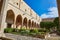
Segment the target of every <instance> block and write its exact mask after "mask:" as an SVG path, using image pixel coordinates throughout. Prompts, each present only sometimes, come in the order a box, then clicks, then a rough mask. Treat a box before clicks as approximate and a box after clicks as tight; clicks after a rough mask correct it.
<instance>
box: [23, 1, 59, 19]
mask: <svg viewBox="0 0 60 40" xmlns="http://www.w3.org/2000/svg"><path fill="white" fill-rule="evenodd" d="M24 1H25V2H26V3H27V4H28V5H29V6H30V7H31V8H32V9H33V10H34V11H35V12H36V13H37V14H38V15H39V16H40V17H41V18H53V17H58V10H57V3H56V0H24Z"/></svg>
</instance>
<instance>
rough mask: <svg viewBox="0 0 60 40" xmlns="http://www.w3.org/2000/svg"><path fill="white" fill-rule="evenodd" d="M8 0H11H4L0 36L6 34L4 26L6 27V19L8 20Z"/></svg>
mask: <svg viewBox="0 0 60 40" xmlns="http://www.w3.org/2000/svg"><path fill="white" fill-rule="evenodd" d="M8 1H9V0H4V2H3V6H2V11H1V20H0V21H1V22H0V23H1V25H0V27H1V29H0V36H5V35H4V28H5V26H6V25H5V21H6V14H7V10H6V9H7V6H8Z"/></svg>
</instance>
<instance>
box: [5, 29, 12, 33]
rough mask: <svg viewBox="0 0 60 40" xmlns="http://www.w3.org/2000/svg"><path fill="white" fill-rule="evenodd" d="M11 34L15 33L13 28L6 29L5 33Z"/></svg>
mask: <svg viewBox="0 0 60 40" xmlns="http://www.w3.org/2000/svg"><path fill="white" fill-rule="evenodd" d="M11 32H13V29H12V28H5V29H4V33H11Z"/></svg>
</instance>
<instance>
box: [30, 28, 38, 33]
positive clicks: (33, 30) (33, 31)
mask: <svg viewBox="0 0 60 40" xmlns="http://www.w3.org/2000/svg"><path fill="white" fill-rule="evenodd" d="M30 32H32V33H38V30H37V29H31V30H30Z"/></svg>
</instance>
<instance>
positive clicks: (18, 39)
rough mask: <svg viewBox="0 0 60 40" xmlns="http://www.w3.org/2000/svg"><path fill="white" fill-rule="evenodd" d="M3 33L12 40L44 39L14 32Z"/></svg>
mask: <svg viewBox="0 0 60 40" xmlns="http://www.w3.org/2000/svg"><path fill="white" fill-rule="evenodd" d="M5 35H6V37H9V38H12V39H14V40H44V39H39V38H34V37H26V36H21V35H14V34H10V33H5Z"/></svg>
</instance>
